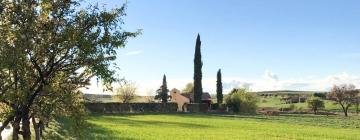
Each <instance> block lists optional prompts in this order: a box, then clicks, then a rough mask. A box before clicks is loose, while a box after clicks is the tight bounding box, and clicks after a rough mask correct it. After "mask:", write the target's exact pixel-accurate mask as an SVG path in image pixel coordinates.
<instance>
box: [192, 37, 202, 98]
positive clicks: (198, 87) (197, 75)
mask: <svg viewBox="0 0 360 140" xmlns="http://www.w3.org/2000/svg"><path fill="white" fill-rule="evenodd" d="M202 66H203V62H202V60H201V40H200V35H199V34H198V36H197V38H196V45H195V57H194V102H195V103H201V98H202V94H203V88H202V81H201V80H202V71H201V68H202Z"/></svg>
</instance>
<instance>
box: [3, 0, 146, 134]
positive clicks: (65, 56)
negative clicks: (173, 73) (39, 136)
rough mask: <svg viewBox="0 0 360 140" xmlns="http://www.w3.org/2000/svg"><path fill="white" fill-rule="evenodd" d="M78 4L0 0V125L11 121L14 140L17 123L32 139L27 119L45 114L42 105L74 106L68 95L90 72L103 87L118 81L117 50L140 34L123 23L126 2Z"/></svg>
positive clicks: (66, 0) (85, 82)
mask: <svg viewBox="0 0 360 140" xmlns="http://www.w3.org/2000/svg"><path fill="white" fill-rule="evenodd" d="M79 6H80V2H79V1H72V0H59V1H48V0H42V1H34V0H18V1H1V4H0V7H1V13H0V36H1V39H0V62H1V63H0V77H1V78H0V102H1V103H3V104H5V105H6V108H8V109H9V111H7V112H6V114H5V115H3V116H2V118H3V123H4V125H3V126H6V125H7V124H8V123H10V122H11V123H12V124H13V139H18V135H19V134H20V133H19V132H20V122H22V125H21V131H22V133H21V134H22V136H23V139H25V140H27V139H30V136H31V135H30V134H31V132H30V128H29V127H30V125H29V124H30V123H29V120H30V118H31V117H34V116H35V117H38V118H42V117H43V116H44V115H43V114H42V112H43V110H41V109H40V108H42V109H46V108H50V109H49V111H50V112H52V113H54V111H55V110H56V108H60V107H65V108H62V109H63V110H71V109H74V106H77V104H78V102H77V101H71V100H77V99H79V98H74V97H77V96H78V95H79V93H80V90H79V88H81V87H84V86H86V85H88V84H89V80H90V79H91V78H92V77H97V78H98V79H99V80H101V81H102V83H103V84H104V85H106V87H110V85H111V83H112V82H114V81H116V80H117V79H116V78H115V77H114V76H113V75H114V73H115V71H114V69H113V67H112V66H113V63H112V61H113V60H115V59H116V50H117V49H119V48H122V47H124V46H125V44H126V41H127V40H128V38H130V37H135V36H137V35H138V34H139V32H127V31H125V30H124V29H123V28H122V25H123V24H124V22H123V19H122V17H123V16H125V15H126V14H125V9H126V5H123V6H121V7H120V8H115V9H112V10H104V9H101V8H99V7H98V6H97V5H94V6H88V7H87V8H86V9H81V8H80V7H79ZM65 97H66V98H65ZM69 100H70V101H69ZM62 102H63V103H65V104H61V103H62ZM40 106H41V107H40ZM44 107H45V108H44ZM46 114H47V115H48V114H51V113H46ZM0 130H1V131H2V130H3V128H2V127H1V128H0Z"/></svg>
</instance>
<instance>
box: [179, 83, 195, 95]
mask: <svg viewBox="0 0 360 140" xmlns="http://www.w3.org/2000/svg"><path fill="white" fill-rule="evenodd" d="M193 92H194V84H193V83H187V84H186V85H185V88H184V89H183V90H182V93H193Z"/></svg>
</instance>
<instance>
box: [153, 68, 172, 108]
mask: <svg viewBox="0 0 360 140" xmlns="http://www.w3.org/2000/svg"><path fill="white" fill-rule="evenodd" d="M156 92H157V95H156V96H155V99H156V100H159V99H160V100H161V102H163V103H166V102H167V100H168V98H169V95H168V92H169V89H167V83H166V75H165V74H164V77H163V83H162V85H161V86H160V88H159V89H158V90H157V91H156Z"/></svg>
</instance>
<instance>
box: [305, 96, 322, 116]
mask: <svg viewBox="0 0 360 140" xmlns="http://www.w3.org/2000/svg"><path fill="white" fill-rule="evenodd" d="M306 102H307V104H308V107H309V108H310V109H311V110H312V111H314V114H316V112H317V111H318V109H320V108H325V105H324V101H323V100H321V99H320V98H319V97H311V98H309V99H307V100H306Z"/></svg>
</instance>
